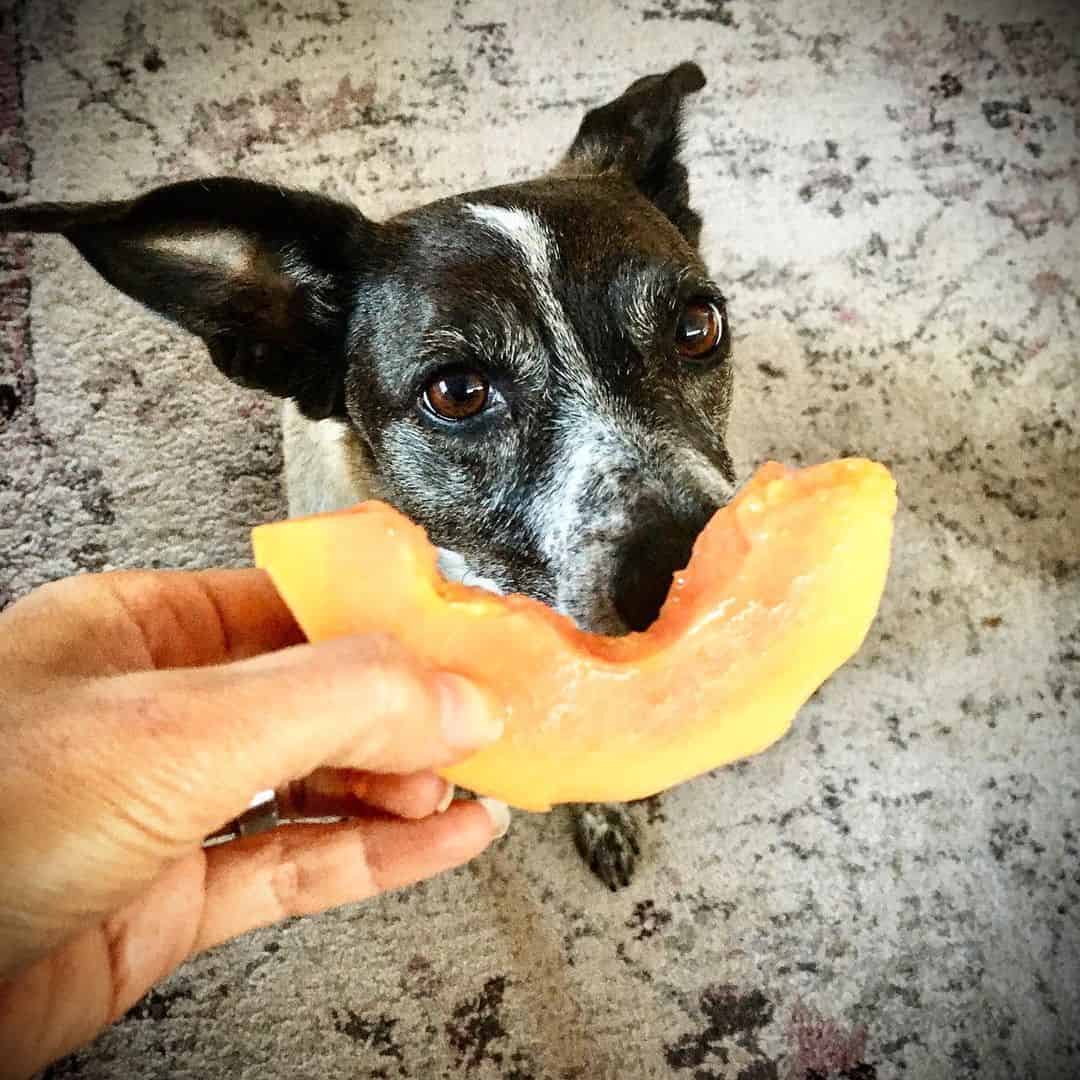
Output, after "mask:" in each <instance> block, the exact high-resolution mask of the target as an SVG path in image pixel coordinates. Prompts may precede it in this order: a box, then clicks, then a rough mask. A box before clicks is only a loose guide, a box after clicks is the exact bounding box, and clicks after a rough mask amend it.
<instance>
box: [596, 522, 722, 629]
mask: <svg viewBox="0 0 1080 1080" xmlns="http://www.w3.org/2000/svg"><path fill="white" fill-rule="evenodd" d="M700 531H701V525H698V524H694V525H691V524H688V523H680V522H676V521H673V520H671V519H668V520H667V521H666V522H664V523H663V524H660V523H657V524H654V525H652V526H651V527H649V528H648V529H644V530H643V531H642V532H640V533H639V534H638V535H637V536H635V537H634V538H633V539H632V540H631V541H630V543H629V544H628V545H627V546H626V548H625V549H624V550H623V554H622V558H621V560H620V563H619V567H618V569H617V570H616V571H615V610H616V611H617V612H618V613H619V617H620V618H621V619H622V621H623V622H624V623H626V625H627V627H628V628H629V629H630V630H647V629H648V628H649V627H650V626H651V625H652V624H653V623H654V622H655V621H656V616H657V615H659V614H660V608H661V607H663V605H664V600H665V599H666V598H667V594H668V590H669V589H670V588H671V579H672V578H673V577H674V576H675V575H676V574H677V573H678V572H679V571H680V570H682V569H683V568H684V567H685V566H686V564H687V563H688V562H689V561H690V552H691V551H692V550H693V547H694V541H695V540H696V539H697V536H698V533H699V532H700Z"/></svg>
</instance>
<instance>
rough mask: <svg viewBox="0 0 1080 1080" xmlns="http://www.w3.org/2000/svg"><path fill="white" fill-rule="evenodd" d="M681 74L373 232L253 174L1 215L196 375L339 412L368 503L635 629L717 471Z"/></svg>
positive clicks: (696, 526) (520, 579) (725, 345)
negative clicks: (359, 451)
mask: <svg viewBox="0 0 1080 1080" xmlns="http://www.w3.org/2000/svg"><path fill="white" fill-rule="evenodd" d="M702 85H704V78H703V76H702V74H701V71H700V70H699V69H698V68H697V66H696V65H693V64H683V65H681V66H679V67H677V68H675V69H674V70H673V71H671V72H669V73H668V74H666V75H657V76H650V77H648V78H645V79H641V80H639V81H638V82H636V83H634V84H633V86H631V87H630V88H629V89H628V90H627V91H626V93H625V94H623V95H622V96H621V97H620V98H618V99H617V100H615V101H613V102H611V103H610V104H608V105H605V106H603V107H602V108H598V109H595V110H593V111H592V112H590V113H588V114H587V116H586V117H585V120H584V122H583V123H582V126H581V129H580V131H579V132H578V135H577V137H576V139H575V140H574V142H573V145H572V146H571V148H570V150H569V152H568V154H567V155H566V157H565V158H564V159H563V161H562V162H561V163H560V164H559V165H558V166H557V167H556V169H555V170H554V171H553V172H551V173H550V174H548V175H547V176H545V177H543V178H542V179H539V180H536V181H532V182H529V183H524V184H516V185H513V186H507V187H500V188H495V189H492V190H488V191H479V192H474V193H472V194H469V195H464V196H460V197H456V198H452V199H446V200H443V201H441V202H437V203H434V204H431V205H428V206H425V207H422V208H420V209H418V210H414V211H411V212H409V213H406V214H403V215H401V216H399V217H396V218H393V219H391V220H390V221H387V222H384V223H374V222H372V221H370V220H368V219H367V218H365V217H364V216H363V215H362V214H361V213H359V212H358V211H357V210H355V209H353V208H352V207H348V206H345V205H342V204H340V203H337V202H333V201H330V200H327V199H324V198H322V197H319V196H315V195H310V194H304V193H298V192H294V191H288V190H285V189H281V188H277V187H273V186H269V185H263V184H257V183H254V182H251V181H243V180H235V179H233V180H230V179H216V180H208V181H204V182H187V183H182V184H176V185H171V186H169V187H165V188H161V189H158V190H156V191H153V192H151V193H149V194H147V195H145V196H142V197H140V198H137V199H134V200H131V201H127V202H118V203H109V204H82V205H64V206H57V205H51V206H37V207H19V208H12V209H9V210H6V211H0V228H8V229H11V228H23V229H33V230H37V231H43V230H47V231H54V232H62V233H63V234H64V235H65V236H67V237H68V238H69V239H70V240H71V241H72V242H73V243H74V244H75V245H76V247H77V248H78V249H79V250H80V251H81V252H82V253H83V255H84V256H85V257H86V258H87V259H88V260H89V261H90V262H91V263H92V264H93V266H95V267H96V268H97V269H98V270H99V271H100V272H101V273H102V274H103V276H104V277H105V278H106V279H108V280H109V281H110V282H112V283H113V284H114V285H116V286H118V287H119V288H121V289H123V290H124V291H125V292H127V293H129V294H130V295H131V296H133V297H135V298H136V299H138V300H140V301H142V302H143V303H145V304H146V305H148V306H149V307H151V308H153V309H154V310H156V311H158V312H160V313H161V314H163V315H166V316H167V317H169V318H171V319H173V320H174V321H176V322H177V323H179V324H180V325H182V326H184V327H186V328H187V329H189V330H191V331H193V332H194V333H196V334H198V335H200V336H201V337H202V338H203V339H204V340H205V342H206V344H207V346H208V348H209V351H210V354H211V357H212V358H213V360H214V363H215V364H216V365H217V366H218V368H220V369H221V370H222V371H223V372H224V373H225V374H226V375H228V376H230V377H231V378H233V379H235V380H237V381H238V382H241V383H243V384H244V385H248V386H254V387H257V388H259V389H262V390H266V391H269V392H270V393H272V394H276V395H278V396H280V397H284V398H288V399H291V400H293V401H294V402H295V403H296V405H297V407H298V408H299V409H300V411H301V412H302V413H303V414H304V415H305V416H307V417H308V418H310V419H315V420H318V419H331V420H336V421H339V422H343V423H345V424H348V425H349V426H351V427H352V428H353V429H354V430H355V432H356V433H357V435H358V436H359V445H360V446H361V447H362V448H363V453H364V455H365V456H366V458H367V461H366V463H365V469H366V472H367V473H368V474H369V475H370V477H371V481H372V485H373V494H375V495H378V496H379V497H381V498H384V499H386V500H387V501H389V502H391V503H393V504H394V505H396V506H397V507H399V508H400V509H401V510H403V511H404V512H405V513H407V514H409V515H410V516H411V517H412V518H413V519H414V520H416V521H418V522H419V523H420V524H422V525H423V526H424V527H425V528H426V529H427V530H428V532H429V534H430V536H431V537H432V539H433V540H434V541H435V542H436V543H437V544H439V545H440V546H441V547H443V548H445V549H449V550H450V551H452V552H455V553H457V555H458V556H459V557H460V560H462V561H463V563H464V564H465V565H467V566H468V567H469V568H470V569H471V570H472V571H473V572H474V573H476V574H478V575H481V576H483V577H484V578H487V579H489V580H490V581H493V582H494V583H495V584H496V585H498V586H499V587H500V588H502V589H503V590H505V591H518V592H525V593H528V594H530V595H533V596H535V597H538V598H540V599H543V600H546V601H548V602H549V603H552V604H553V605H555V606H556V607H557V608H559V609H560V610H562V611H564V612H566V613H568V614H569V615H571V616H572V617H574V618H575V619H576V620H577V621H578V622H579V623H580V624H581V625H584V626H586V627H588V628H591V629H594V630H603V631H607V632H618V631H620V630H625V629H627V628H630V629H640V628H643V627H644V626H646V625H647V624H648V623H649V622H650V621H651V620H652V619H653V617H654V616H655V614H656V612H657V610H658V608H659V605H660V602H661V601H662V599H663V597H664V595H665V593H666V591H667V587H668V585H669V584H670V582H671V576H672V574H673V573H674V572H675V571H677V570H678V569H680V568H681V567H682V566H684V565H685V563H686V561H687V559H688V557H689V552H690V548H691V546H692V544H693V541H694V538H695V537H696V536H697V534H698V532H699V531H700V529H701V528H702V526H703V525H704V523H705V522H706V521H707V520H708V518H709V517H710V515H711V514H712V513H713V511H714V510H715V509H716V508H717V507H718V506H719V505H720V504H721V503H722V502H723V501H725V499H726V498H727V496H728V495H729V494H730V491H731V485H732V482H733V474H732V466H731V460H730V458H729V456H728V453H727V451H726V449H725V446H724V429H725V425H726V420H727V414H728V409H729V404H730V395H731V372H730V368H729V364H728V356H729V344H730V337H729V331H728V326H727V315H726V310H725V304H724V299H723V297H722V295H721V294H720V291H719V289H718V288H717V286H716V284H714V282H713V281H712V280H711V279H710V277H709V275H708V273H707V271H706V269H705V267H704V265H703V264H702V261H701V258H700V256H699V254H698V251H697V245H698V234H699V230H700V218H699V217H698V216H697V214H695V213H694V211H693V210H692V209H691V208H690V206H689V203H688V191H687V174H686V169H685V167H684V166H683V164H682V163H681V162H680V160H679V148H680V127H679V125H680V112H681V105H682V100H683V98H684V96H685V95H686V94H688V93H690V92H692V91H694V90H697V89H699V88H700V87H701V86H702Z"/></svg>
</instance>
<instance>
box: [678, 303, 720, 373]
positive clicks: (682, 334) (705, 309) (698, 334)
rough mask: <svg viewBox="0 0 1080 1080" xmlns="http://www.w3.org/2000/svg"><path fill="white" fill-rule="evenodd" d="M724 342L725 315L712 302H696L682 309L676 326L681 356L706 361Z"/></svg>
mask: <svg viewBox="0 0 1080 1080" xmlns="http://www.w3.org/2000/svg"><path fill="white" fill-rule="evenodd" d="M723 340H724V313H723V312H722V311H721V310H720V308H719V307H718V306H717V305H716V304H714V303H713V302H712V301H711V300H695V301H694V302H692V303H689V304H687V305H686V307H684V308H683V309H682V314H681V315H680V316H679V321H678V323H677V324H676V326H675V348H676V349H677V350H678V353H679V355H680V356H685V357H687V359H690V360H704V359H706V358H707V357H709V356H711V355H712V354H713V353H714V352H716V350H717V349H718V348H719V347H720V345H721V344H722V343H723Z"/></svg>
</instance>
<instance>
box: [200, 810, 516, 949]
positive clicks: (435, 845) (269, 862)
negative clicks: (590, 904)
mask: <svg viewBox="0 0 1080 1080" xmlns="http://www.w3.org/2000/svg"><path fill="white" fill-rule="evenodd" d="M499 806H501V804H499ZM507 823H508V813H507V812H506V810H505V807H503V808H502V810H501V811H500V810H498V809H497V808H496V809H495V810H494V811H492V810H489V809H487V807H486V806H485V804H483V803H481V802H479V801H477V802H458V803H455V804H454V805H453V806H452V807H451V808H450V809H449V810H448V811H447V812H446V813H445V814H440V815H438V816H436V817H429V818H426V819H425V820H423V821H395V820H389V819H387V820H381V821H359V822H344V823H341V824H337V825H292V826H283V827H282V828H279V829H275V830H274V831H273V832H271V833H266V834H264V835H263V836H257V837H250V838H248V839H246V840H238V841H236V842H234V843H231V844H223V845H221V846H220V847H216V848H210V849H208V850H207V852H206V859H207V869H206V902H205V907H204V910H203V917H202V920H201V923H200V926H199V930H198V933H197V934H196V936H195V941H194V945H193V947H192V951H193V952H199V951H201V950H203V949H209V948H212V947H213V946H214V945H217V944H220V943H221V942H222V941H226V940H228V939H229V938H232V937H235V936H236V935H237V934H242V933H244V932H245V931H247V930H251V929H253V928H254V927H256V926H265V925H267V924H269V923H274V922H278V921H279V920H281V919H284V918H288V917H290V916H293V915H309V914H312V913H314V912H316V911H324V910H326V909H327V908H331V907H337V906H339V905H341V904H348V903H353V902H355V901H358V900H366V899H368V898H370V897H372V896H376V895H377V894H378V893H381V892H386V891H387V890H390V889H397V888H400V887H401V886H403V885H408V884H411V883H412V882H414V881H419V880H420V879H421V878H427V877H432V876H434V875H435V874H438V873H441V872H442V871H443V870H449V869H450V868H451V867H454V866H459V865H461V863H463V862H467V861H468V860H469V859H471V858H474V857H475V856H476V855H479V854H480V852H481V851H483V850H484V849H485V848H486V847H487V846H488V844H490V843H491V841H492V839H494V837H495V835H496V833H499V832H500V830H502V831H505V829H504V826H505V824H507Z"/></svg>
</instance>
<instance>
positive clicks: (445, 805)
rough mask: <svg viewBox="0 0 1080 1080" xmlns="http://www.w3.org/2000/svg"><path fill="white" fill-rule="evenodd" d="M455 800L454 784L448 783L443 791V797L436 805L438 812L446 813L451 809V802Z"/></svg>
mask: <svg viewBox="0 0 1080 1080" xmlns="http://www.w3.org/2000/svg"><path fill="white" fill-rule="evenodd" d="M453 801H454V785H453V784H447V785H446V791H444V792H443V797H442V798H441V799H440V800H439V802H438V805H437V806H436V807H435V813H436V814H445V813H446V811H447V810H449V809H450V804H451V803H452V802H453Z"/></svg>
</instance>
